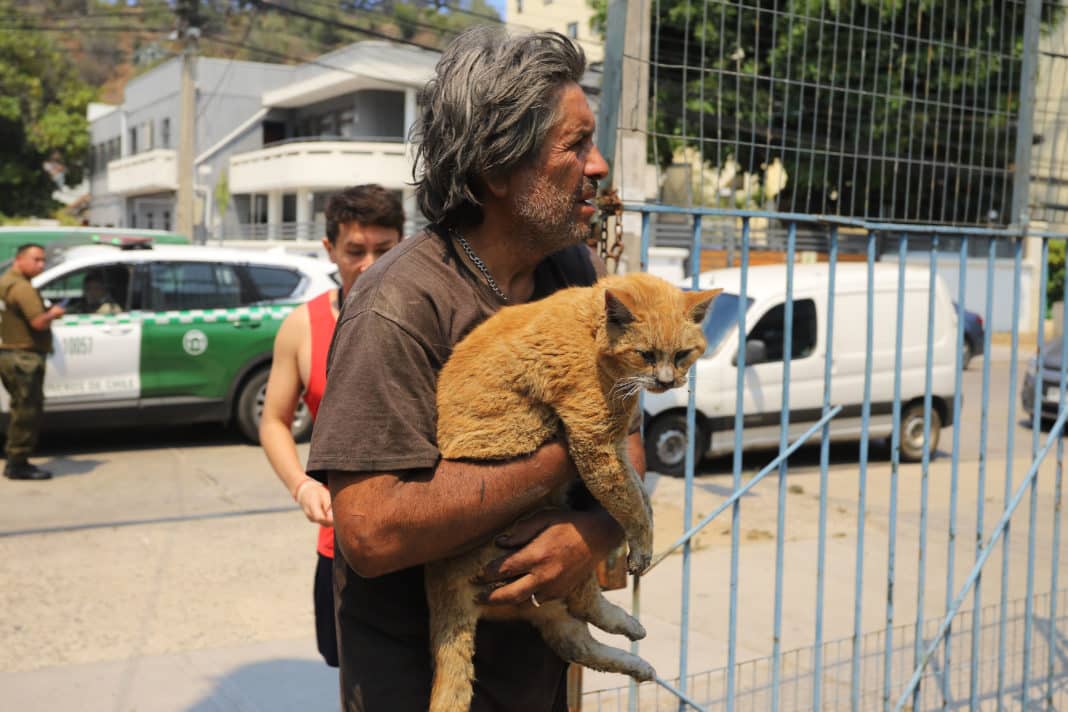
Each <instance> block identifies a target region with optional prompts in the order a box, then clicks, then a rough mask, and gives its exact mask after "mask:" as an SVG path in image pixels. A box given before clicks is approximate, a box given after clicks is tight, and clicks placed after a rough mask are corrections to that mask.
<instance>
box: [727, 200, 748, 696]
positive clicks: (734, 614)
mask: <svg viewBox="0 0 1068 712" xmlns="http://www.w3.org/2000/svg"><path fill="white" fill-rule="evenodd" d="M741 253H742V254H741V260H740V263H739V269H740V270H741V274H740V277H739V285H740V286H739V288H738V360H737V368H736V369H735V371H736V373H735V378H736V384H735V388H736V390H735V401H734V402H735V408H734V461H733V466H732V473H733V475H732V479H731V486H732V489H733V490H734V492H737V491H738V490H739V489H740V488H741V486H742V448H743V440H742V431H743V428H744V427H745V417H744V412H743V411H744V409H745V336H746V331H745V313H746V309H747V308H748V305H747V301H748V291H749V218H744V219H743V221H742V250H741ZM741 523H742V520H741V502H739V501H735V502H734V504H732V505H731V581H730V620H729V621H728V623H727V626H728V630H727V710H728V712H733V711H734V696H735V679H734V667H735V666H736V665H737V664H738V652H737V647H738V645H737V644H738V549H739V544H740V537H741V531H740V529H741Z"/></svg>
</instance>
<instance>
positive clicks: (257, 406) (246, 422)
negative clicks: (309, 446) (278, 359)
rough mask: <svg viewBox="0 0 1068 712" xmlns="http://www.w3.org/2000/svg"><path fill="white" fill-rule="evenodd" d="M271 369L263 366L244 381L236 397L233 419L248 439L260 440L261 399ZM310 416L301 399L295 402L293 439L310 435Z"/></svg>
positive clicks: (263, 397)
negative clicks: (235, 409)
mask: <svg viewBox="0 0 1068 712" xmlns="http://www.w3.org/2000/svg"><path fill="white" fill-rule="evenodd" d="M270 374H271V369H270V368H263V369H260V370H259V371H256V373H254V374H252V376H251V377H250V378H249V379H248V380H247V381H245V385H244V387H243V388H242V389H241V394H240V395H239V396H238V398H237V411H236V413H235V420H236V421H237V429H238V430H240V431H241V434H242V435H243V436H245V438H247V439H248V440H249V441H251V442H253V443H256V444H259V442H260V417H261V416H262V415H263V401H264V399H265V398H266V397H267V377H268V376H270ZM311 430H312V417H311V411H309V410H308V406H307V404H306V403H305V402H304V400H303V399H301V400H300V402H299V403H298V404H297V410H296V412H295V413H294V414H293V439H294V440H296V441H297V442H303V441H305V440H307V439H308V438H309V437H310V436H311Z"/></svg>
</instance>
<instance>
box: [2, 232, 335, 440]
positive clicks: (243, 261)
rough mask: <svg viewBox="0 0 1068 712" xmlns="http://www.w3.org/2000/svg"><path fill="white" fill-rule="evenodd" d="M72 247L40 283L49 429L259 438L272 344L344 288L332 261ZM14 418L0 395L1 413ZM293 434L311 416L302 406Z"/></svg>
mask: <svg viewBox="0 0 1068 712" xmlns="http://www.w3.org/2000/svg"><path fill="white" fill-rule="evenodd" d="M136 246H137V247H141V248H142V249H119V248H117V247H109V246H103V245H100V246H86V247H74V248H71V249H69V250H67V251H66V252H64V253H63V254H62V258H61V261H60V262H59V263H58V264H55V263H54V261H52V262H50V263H49V264H50V265H52V266H50V267H49V268H48V269H47V270H45V271H44V272H43V273H42V274H40V275H38V276H37V277H36V278H35V279H34V280H33V283H34V286H36V287H37V288H38V289H39V290H40V291H41V296H42V297H44V299H45V303H46V304H48V303H49V302H51V303H53V304H60V305H62V306H63V307H64V308H65V309H66V315H65V316H64V317H62V318H61V319H57V320H56V321H55V322H53V324H52V333H53V336H54V344H55V346H54V352H53V353H52V355H51V356H50V357H49V359H48V366H47V369H46V372H45V386H44V390H45V427H46V428H47V427H77V428H83V427H87V426H120V425H134V424H186V423H201V422H219V423H234V424H236V425H237V428H238V429H239V430H240V432H241V433H242V434H243V435H244V436H245V437H247V438H248V439H250V440H252V441H253V442H256V441H257V440H258V435H257V431H258V428H259V418H260V413H261V412H262V408H263V396H264V392H265V389H266V383H267V375H268V373H269V370H270V365H271V355H272V349H273V344H274V336H275V334H276V333H277V331H278V327H279V326H280V325H281V323H282V320H283V319H284V318H285V317H286V315H288V314H289V313H290V312H291V311H292V310H293V308H294V307H295V306H297V305H298V304H300V303H302V302H305V301H307V300H309V299H311V298H312V297H314V296H316V295H318V294H320V293H322V292H324V291H326V290H328V289H336V288H337V287H338V278H337V269H336V267H334V265H332V264H330V263H329V262H326V261H325V260H316V259H312V258H309V257H298V256H292V255H285V254H273V253H269V252H257V251H244V250H235V249H226V248H216V247H202V246H192V245H163V246H154V247H150V246H146V245H136ZM8 411H9V404H8V397H7V393H6V392H4V391H3V389H0V413H2V414H3V416H4V417H5V418H6V415H7V413H8ZM293 430H294V434H295V435H296V436H297V437H298V438H301V437H305V436H306V435H307V434H308V433H309V432H310V430H311V418H310V416H309V414H308V412H307V409H306V408H305V407H304V405H303V403H301V407H300V409H299V410H298V412H297V414H296V417H295V419H294V424H293Z"/></svg>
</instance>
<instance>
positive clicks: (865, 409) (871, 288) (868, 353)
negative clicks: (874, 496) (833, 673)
mask: <svg viewBox="0 0 1068 712" xmlns="http://www.w3.org/2000/svg"><path fill="white" fill-rule="evenodd" d="M875 248H876V244H875V234H874V233H872V232H869V233H868V303H867V306H868V313H867V330H866V335H865V351H864V352H865V357H864V402H863V404H862V405H861V414H860V475H859V480H860V482H859V486H858V493H857V558H856V569H855V577H856V578H855V581H854V587H853V667H852V670H851V671H850V687H849V702H850V705H849V709H850V710H851V712H862V711H861V707H860V675H861V669H860V668H861V659H862V656H861V652H862V651H861V649H860V645H861V629H862V627H863V620H862V618H861V616H862V613H863V606H862V602H863V599H864V596H863V593H864V523H865V522H864V518H865V510H866V509H867V506H868V447H869V445H868V433H869V432H870V427H871V369H872V353H873V351H874V345H873V341H874V332H875Z"/></svg>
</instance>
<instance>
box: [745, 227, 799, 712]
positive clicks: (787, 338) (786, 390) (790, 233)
mask: <svg viewBox="0 0 1068 712" xmlns="http://www.w3.org/2000/svg"><path fill="white" fill-rule="evenodd" d="M796 244H797V223H794V222H792V223H790V225H789V227H788V228H787V232H786V313H785V314H784V319H783V321H784V324H783V335H782V408H781V411H782V415H781V418H780V421H779V423H780V425H779V427H780V430H779V452H780V453H781V452H783V451H785V450H786V448H787V446H788V445H789V443H790V361H791V360H792V359H793V338H794V337H793V335H794V250H795V247H796ZM743 348H744V345H743ZM788 470H789V464H788V463H787V461H786V460H785V459H783V460H782V462H780V463H779V504H778V507H779V509H778V513H779V515H778V527H777V531H776V533H775V631H774V633H773V635H774V641H773V643H772V659H773V661H772V672H771V685H772V688H771V709H772V710H775V711H777V710H778V709H779V680H780V679H781V676H782V586H783V574H782V569H783V556H784V553H785V551H784V547H785V543H786V473H787V471H788Z"/></svg>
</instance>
